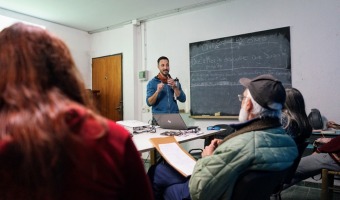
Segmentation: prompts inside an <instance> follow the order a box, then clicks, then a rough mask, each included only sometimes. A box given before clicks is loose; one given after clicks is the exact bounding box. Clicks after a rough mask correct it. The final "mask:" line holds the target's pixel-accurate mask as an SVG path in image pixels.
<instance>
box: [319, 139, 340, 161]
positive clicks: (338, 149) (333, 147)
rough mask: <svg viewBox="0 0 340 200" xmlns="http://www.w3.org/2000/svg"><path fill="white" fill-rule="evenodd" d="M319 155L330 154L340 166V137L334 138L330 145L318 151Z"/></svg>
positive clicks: (323, 146) (325, 145) (327, 144)
mask: <svg viewBox="0 0 340 200" xmlns="http://www.w3.org/2000/svg"><path fill="white" fill-rule="evenodd" d="M316 152H318V153H329V155H330V156H331V157H332V158H333V159H334V160H335V161H336V162H337V163H338V164H339V165H340V136H337V137H335V138H333V139H332V140H331V141H329V142H328V143H326V144H324V145H322V146H321V147H319V148H317V149H316Z"/></svg>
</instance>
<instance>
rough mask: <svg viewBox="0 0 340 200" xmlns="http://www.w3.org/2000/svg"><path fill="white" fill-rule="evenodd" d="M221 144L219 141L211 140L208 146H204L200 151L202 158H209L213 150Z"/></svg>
mask: <svg viewBox="0 0 340 200" xmlns="http://www.w3.org/2000/svg"><path fill="white" fill-rule="evenodd" d="M221 143H222V140H220V139H213V140H212V141H211V143H210V145H209V146H206V147H205V148H204V149H203V151H202V154H201V155H202V158H203V157H206V156H210V155H212V154H213V153H214V151H215V149H216V148H217V147H218V145H220V144H221Z"/></svg>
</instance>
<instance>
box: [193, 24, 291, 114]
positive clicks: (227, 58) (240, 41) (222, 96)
mask: <svg viewBox="0 0 340 200" xmlns="http://www.w3.org/2000/svg"><path fill="white" fill-rule="evenodd" d="M189 48H190V99H191V105H190V107H191V115H215V114H216V113H220V115H221V116H237V115H238V113H239V110H240V104H241V103H240V102H239V100H238V98H237V95H238V94H241V93H242V92H243V90H244V87H243V86H242V85H240V83H239V79H240V78H242V77H247V78H254V77H256V76H258V75H261V74H272V75H273V76H275V77H276V78H278V79H279V80H281V82H282V83H283V84H284V86H285V87H290V86H291V64H290V63H291V62H290V30H289V27H284V28H278V29H272V30H266V31H260V32H254V33H248V34H243V35H236V36H231V37H225V38H219V39H212V40H207V41H200V42H195V43H190V44H189Z"/></svg>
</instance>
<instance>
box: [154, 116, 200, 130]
mask: <svg viewBox="0 0 340 200" xmlns="http://www.w3.org/2000/svg"><path fill="white" fill-rule="evenodd" d="M153 117H154V118H155V120H156V121H157V123H158V125H159V126H160V127H161V128H163V129H172V130H188V129H193V128H197V126H192V127H188V126H187V125H186V124H185V122H184V120H183V118H182V116H181V115H180V114H179V113H164V114H163V113H162V114H153Z"/></svg>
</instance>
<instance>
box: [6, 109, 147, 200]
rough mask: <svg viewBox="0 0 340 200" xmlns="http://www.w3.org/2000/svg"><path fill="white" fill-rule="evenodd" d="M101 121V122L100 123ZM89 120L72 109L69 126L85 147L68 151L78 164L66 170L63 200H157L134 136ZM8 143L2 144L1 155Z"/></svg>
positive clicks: (83, 114)
mask: <svg viewBox="0 0 340 200" xmlns="http://www.w3.org/2000/svg"><path fill="white" fill-rule="evenodd" d="M99 121H100V120H99ZM99 121H98V120H95V119H94V117H93V116H92V117H86V111H85V109H84V108H82V107H72V108H71V109H70V110H69V111H68V114H67V119H66V123H67V124H68V125H69V128H70V129H71V131H72V133H73V134H75V135H79V136H80V137H79V139H80V140H81V141H82V143H81V144H84V145H73V146H72V147H67V148H68V149H72V150H71V152H69V153H70V155H71V156H72V158H73V159H74V160H75V163H74V165H73V166H72V167H69V168H67V169H64V171H65V172H64V173H65V175H64V176H63V177H64V179H62V181H63V182H62V184H61V187H62V188H61V190H60V191H61V192H60V199H63V200H118V199H119V200H137V199H138V200H141V199H143V200H153V193H152V189H151V184H150V182H149V178H148V177H147V175H146V172H145V169H144V165H143V162H142V160H141V155H140V153H139V152H138V151H137V149H136V147H135V145H134V143H133V141H132V138H131V136H130V134H129V133H128V132H127V130H125V129H124V128H123V127H122V126H120V125H117V124H116V123H114V122H112V121H110V120H103V121H101V123H104V124H106V125H107V128H105V126H103V125H102V124H100V122H99ZM5 145H6V142H5V141H1V140H0V152H1V150H2V149H3V148H4V147H5Z"/></svg>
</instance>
